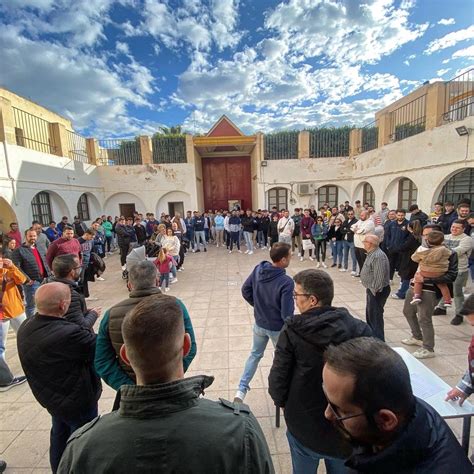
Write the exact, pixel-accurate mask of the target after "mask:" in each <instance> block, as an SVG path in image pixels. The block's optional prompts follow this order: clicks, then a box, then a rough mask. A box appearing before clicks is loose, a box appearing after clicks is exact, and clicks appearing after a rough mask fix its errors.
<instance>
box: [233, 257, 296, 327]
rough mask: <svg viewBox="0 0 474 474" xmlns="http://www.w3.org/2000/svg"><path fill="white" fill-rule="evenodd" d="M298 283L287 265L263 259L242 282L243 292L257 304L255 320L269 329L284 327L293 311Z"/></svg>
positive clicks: (247, 299) (254, 309)
mask: <svg viewBox="0 0 474 474" xmlns="http://www.w3.org/2000/svg"><path fill="white" fill-rule="evenodd" d="M294 287H295V284H294V282H293V280H292V279H291V278H290V277H289V276H288V275H287V274H286V271H285V270H284V269H283V268H278V267H275V266H273V265H272V264H271V263H270V262H265V261H264V262H260V263H259V264H258V265H257V266H256V267H255V268H254V270H253V272H252V273H251V274H250V276H249V277H248V278H247V280H246V281H245V283H244V284H243V286H242V296H243V297H244V299H245V301H247V303H248V304H250V305H251V306H253V313H254V316H255V323H256V324H257V326H259V327H261V328H263V329H267V330H268V331H280V330H281V328H282V327H283V324H284V323H285V320H286V319H287V318H289V317H290V316H292V315H293V312H294V309H295V307H294V300H293V290H294Z"/></svg>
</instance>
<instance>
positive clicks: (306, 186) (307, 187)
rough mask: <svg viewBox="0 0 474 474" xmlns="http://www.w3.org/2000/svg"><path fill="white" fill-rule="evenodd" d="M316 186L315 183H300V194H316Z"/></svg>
mask: <svg viewBox="0 0 474 474" xmlns="http://www.w3.org/2000/svg"><path fill="white" fill-rule="evenodd" d="M315 190H316V186H315V185H314V183H299V184H298V194H299V195H300V196H304V195H305V194H314V191H315Z"/></svg>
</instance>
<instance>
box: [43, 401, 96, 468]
mask: <svg viewBox="0 0 474 474" xmlns="http://www.w3.org/2000/svg"><path fill="white" fill-rule="evenodd" d="M97 414H98V411H97V403H95V404H94V406H93V407H91V408H89V409H88V410H86V411H85V412H84V413H83V414H82V415H81V416H80V417H79V418H77V419H75V420H69V419H68V420H66V419H65V418H62V417H59V416H54V415H53V416H52V419H53V426H52V427H51V435H50V447H49V462H50V464H51V469H52V471H53V473H55V472H56V471H57V469H58V465H59V461H60V460H61V456H62V455H63V452H64V450H65V449H66V443H67V440H68V439H69V436H71V435H72V433H74V431H76V430H77V429H79V428H80V427H81V426H84V425H85V424H86V423H89V421H92V420H93V419H94V418H96V417H97Z"/></svg>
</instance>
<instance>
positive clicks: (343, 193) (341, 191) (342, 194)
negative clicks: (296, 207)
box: [311, 183, 350, 208]
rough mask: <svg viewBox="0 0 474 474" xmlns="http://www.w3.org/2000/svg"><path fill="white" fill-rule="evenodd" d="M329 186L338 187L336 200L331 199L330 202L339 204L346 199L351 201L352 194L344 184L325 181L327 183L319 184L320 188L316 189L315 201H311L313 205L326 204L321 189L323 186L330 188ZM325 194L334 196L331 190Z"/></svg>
mask: <svg viewBox="0 0 474 474" xmlns="http://www.w3.org/2000/svg"><path fill="white" fill-rule="evenodd" d="M328 187H335V188H336V189H337V193H336V197H335V200H331V202H330V204H334V205H336V206H339V204H341V203H343V202H344V201H349V199H350V194H349V192H348V191H347V189H346V188H344V187H343V186H341V185H339V184H334V183H325V184H321V186H318V188H317V189H316V191H315V195H314V201H315V202H311V205H313V204H314V205H315V206H316V207H317V208H319V207H320V206H322V205H323V204H324V202H325V200H324V198H323V196H322V195H321V192H320V190H322V189H323V188H328ZM325 194H326V197H330V196H332V193H331V192H326V193H325Z"/></svg>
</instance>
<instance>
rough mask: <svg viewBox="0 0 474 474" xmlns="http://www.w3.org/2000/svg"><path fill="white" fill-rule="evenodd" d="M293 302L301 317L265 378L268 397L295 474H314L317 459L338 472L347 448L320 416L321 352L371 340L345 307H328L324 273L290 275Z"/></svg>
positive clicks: (289, 327)
mask: <svg viewBox="0 0 474 474" xmlns="http://www.w3.org/2000/svg"><path fill="white" fill-rule="evenodd" d="M294 280H295V292H294V297H295V303H296V306H297V307H298V310H299V311H300V313H301V314H299V315H298V314H297V315H295V316H293V317H291V318H290V319H289V320H288V321H287V323H286V326H285V327H284V328H283V330H282V331H281V333H280V337H279V339H278V343H277V347H276V351H275V357H274V359H273V365H272V368H271V370H270V375H269V377H268V383H269V389H268V391H269V393H270V396H271V397H272V399H273V401H274V402H275V405H276V406H277V407H283V408H284V413H285V420H286V426H287V428H288V431H287V438H288V442H289V444H290V452H291V460H292V464H293V472H294V473H303V472H304V473H315V472H316V471H317V469H318V464H319V461H320V460H321V459H324V461H325V464H326V470H327V472H341V471H342V469H343V468H344V461H343V459H344V458H345V457H347V456H348V454H349V453H350V447H349V445H348V443H347V442H346V440H344V438H343V436H341V435H340V433H338V432H337V430H335V429H334V428H333V427H332V426H331V424H330V423H329V422H328V421H327V420H326V419H325V417H324V410H325V409H326V405H327V402H326V399H325V398H324V394H323V391H322V378H321V377H322V370H323V353H324V350H325V349H326V348H327V347H328V345H329V344H331V343H333V344H340V343H341V342H343V341H346V340H348V339H351V338H353V337H360V336H370V335H371V334H372V332H371V330H370V328H369V327H368V326H367V324H365V323H364V322H363V321H360V320H359V319H356V318H353V317H352V316H351V315H350V314H349V312H348V311H347V310H346V309H345V308H335V307H333V306H332V300H333V297H334V283H333V281H332V279H331V277H330V276H329V275H328V274H327V273H326V272H325V271H323V270H316V269H310V270H303V271H302V272H299V273H297V274H296V275H295V277H294Z"/></svg>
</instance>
